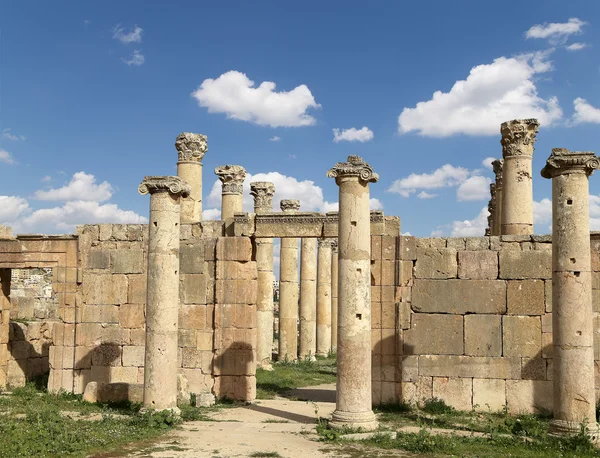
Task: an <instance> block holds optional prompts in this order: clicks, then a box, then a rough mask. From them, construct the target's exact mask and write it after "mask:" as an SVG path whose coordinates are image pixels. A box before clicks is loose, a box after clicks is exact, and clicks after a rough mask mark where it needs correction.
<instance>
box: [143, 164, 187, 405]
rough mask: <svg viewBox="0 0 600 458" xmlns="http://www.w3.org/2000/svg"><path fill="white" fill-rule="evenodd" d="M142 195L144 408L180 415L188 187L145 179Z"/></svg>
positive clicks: (167, 178) (176, 179)
mask: <svg viewBox="0 0 600 458" xmlns="http://www.w3.org/2000/svg"><path fill="white" fill-rule="evenodd" d="M139 192H140V194H150V218H149V222H148V227H149V233H148V269H147V277H148V278H147V282H148V283H147V289H146V353H145V363H144V407H145V408H147V409H153V410H171V411H173V412H176V413H178V412H179V409H178V408H177V373H178V369H179V366H178V362H177V348H178V347H177V339H178V319H179V236H180V227H181V226H180V197H186V196H188V195H189V194H190V186H189V185H188V184H187V183H186V182H185V181H183V180H182V179H181V178H179V177H171V176H165V177H145V178H144V181H142V184H140V186H139Z"/></svg>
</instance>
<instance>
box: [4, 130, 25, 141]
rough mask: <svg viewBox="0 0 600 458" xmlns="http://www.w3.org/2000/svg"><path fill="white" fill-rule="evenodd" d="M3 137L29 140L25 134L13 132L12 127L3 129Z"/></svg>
mask: <svg viewBox="0 0 600 458" xmlns="http://www.w3.org/2000/svg"><path fill="white" fill-rule="evenodd" d="M2 138H6V139H7V140H11V141H13V142H18V141H24V140H27V137H25V136H24V135H16V134H13V133H12V129H11V128H10V127H7V128H6V129H3V130H2Z"/></svg>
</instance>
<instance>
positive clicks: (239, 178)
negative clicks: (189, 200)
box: [215, 165, 246, 235]
mask: <svg viewBox="0 0 600 458" xmlns="http://www.w3.org/2000/svg"><path fill="white" fill-rule="evenodd" d="M215 175H217V176H218V177H219V180H221V183H223V189H222V193H221V219H222V220H223V221H225V235H233V215H234V214H235V213H240V212H241V211H242V197H243V195H244V179H245V178H246V169H245V168H244V167H242V166H241V165H221V166H219V167H215Z"/></svg>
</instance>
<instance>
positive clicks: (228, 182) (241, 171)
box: [215, 165, 246, 194]
mask: <svg viewBox="0 0 600 458" xmlns="http://www.w3.org/2000/svg"><path fill="white" fill-rule="evenodd" d="M215 175H217V177H219V180H221V183H223V192H222V193H223V194H243V192H244V179H245V178H246V169H245V168H244V167H242V166H241V165H220V166H218V167H215Z"/></svg>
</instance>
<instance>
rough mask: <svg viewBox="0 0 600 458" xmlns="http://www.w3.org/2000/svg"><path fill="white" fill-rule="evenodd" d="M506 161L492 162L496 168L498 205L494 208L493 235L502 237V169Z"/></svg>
mask: <svg viewBox="0 0 600 458" xmlns="http://www.w3.org/2000/svg"><path fill="white" fill-rule="evenodd" d="M503 166H504V161H503V160H502V159H496V160H495V161H494V162H492V167H493V168H494V174H495V175H496V182H495V183H493V184H494V185H495V188H494V190H495V196H496V203H495V206H494V218H493V219H494V227H493V228H491V229H492V235H502V193H503V192H504V191H503V190H502V169H503Z"/></svg>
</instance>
